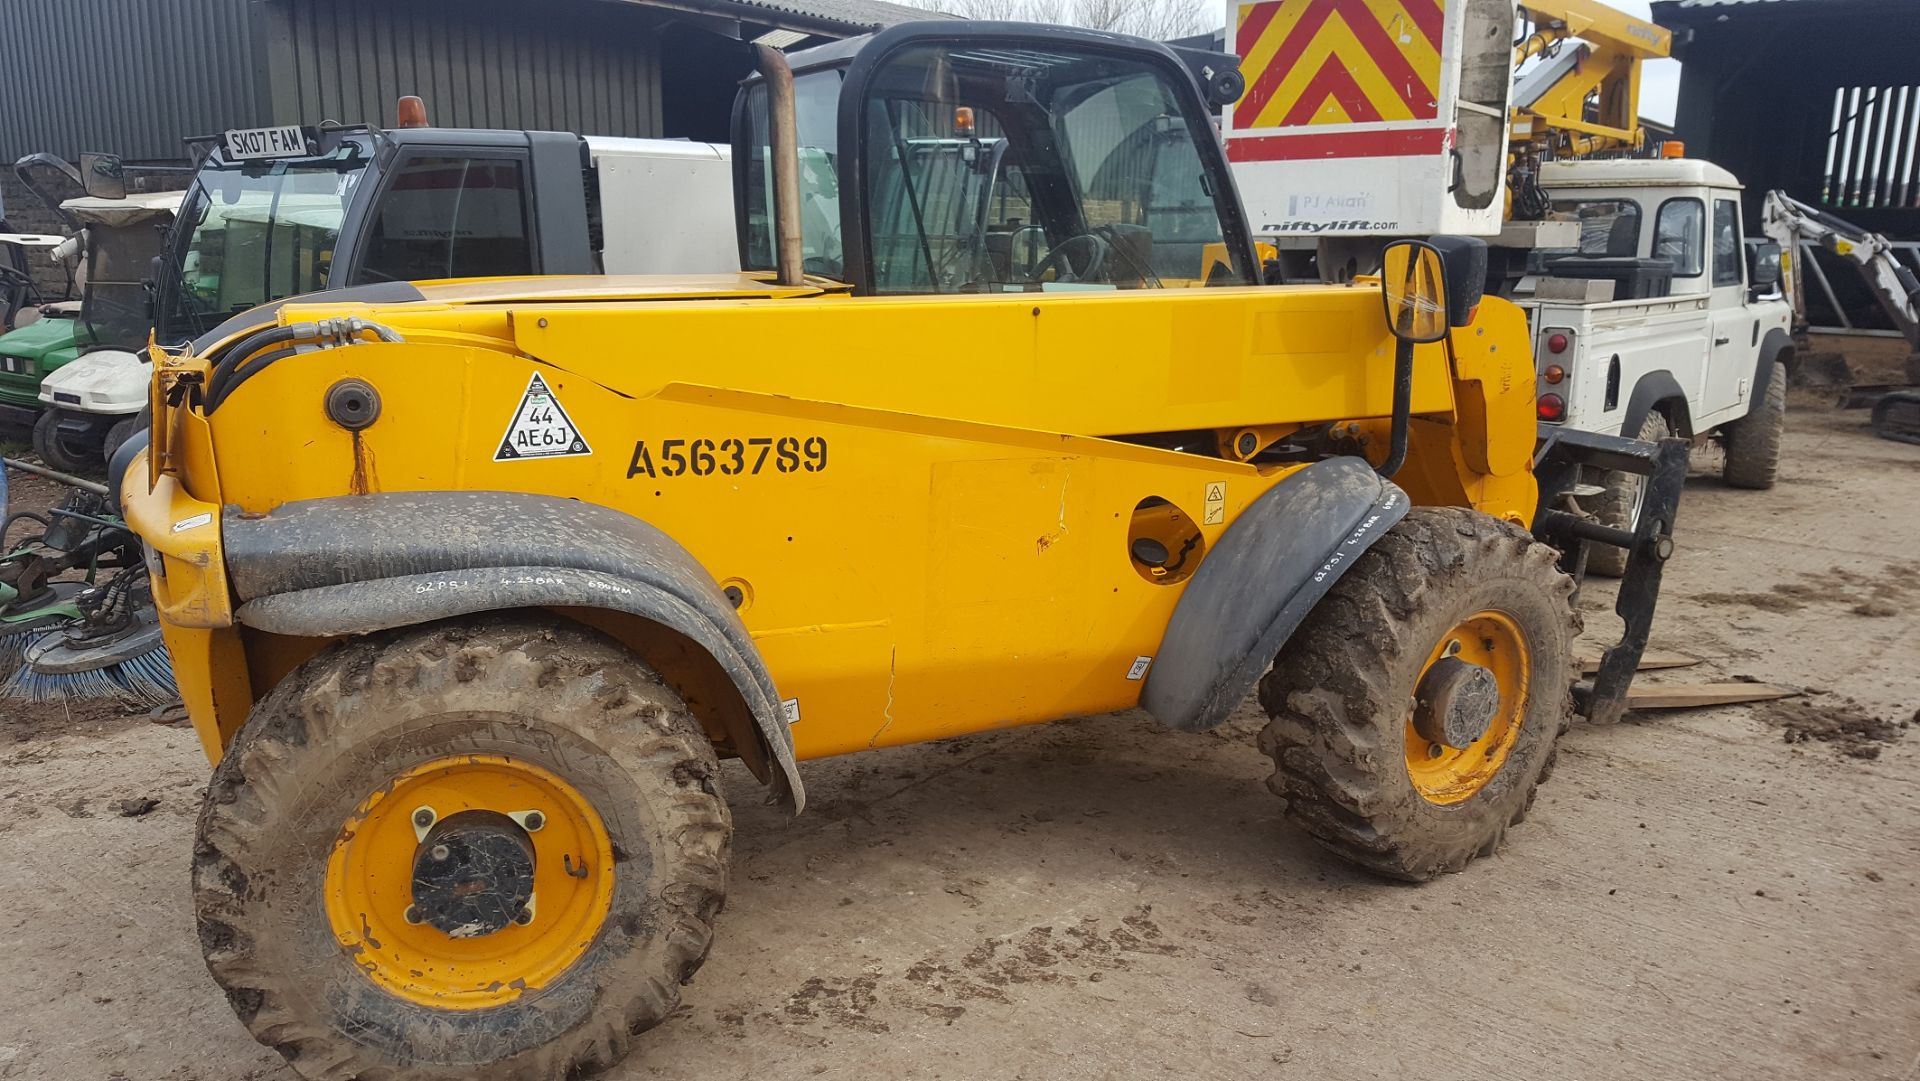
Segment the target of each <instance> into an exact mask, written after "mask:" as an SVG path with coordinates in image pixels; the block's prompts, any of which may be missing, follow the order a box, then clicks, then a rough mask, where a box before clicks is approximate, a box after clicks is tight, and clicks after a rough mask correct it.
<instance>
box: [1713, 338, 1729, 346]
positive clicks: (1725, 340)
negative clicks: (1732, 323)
mask: <svg viewBox="0 0 1920 1081" xmlns="http://www.w3.org/2000/svg"><path fill="white" fill-rule="evenodd" d="M1732 340H1733V339H1732V338H1715V339H1714V340H1713V344H1715V345H1725V344H1727V343H1728V342H1730V341H1732Z"/></svg>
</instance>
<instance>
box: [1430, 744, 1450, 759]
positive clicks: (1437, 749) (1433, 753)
mask: <svg viewBox="0 0 1920 1081" xmlns="http://www.w3.org/2000/svg"><path fill="white" fill-rule="evenodd" d="M1445 753H1447V749H1446V748H1445V747H1442V746H1440V745H1439V744H1438V743H1429V744H1427V757H1428V758H1438V757H1440V756H1441V755H1443V754H1445Z"/></svg>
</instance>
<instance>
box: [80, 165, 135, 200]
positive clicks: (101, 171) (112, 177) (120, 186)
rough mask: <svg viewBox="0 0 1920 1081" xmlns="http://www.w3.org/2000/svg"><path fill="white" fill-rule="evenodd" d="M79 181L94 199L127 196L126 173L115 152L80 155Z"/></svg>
mask: <svg viewBox="0 0 1920 1081" xmlns="http://www.w3.org/2000/svg"><path fill="white" fill-rule="evenodd" d="M80 182H81V184H82V185H84V186H85V187H86V189H87V194H88V195H91V196H93V197H94V198H95V199H125V198H126V197H127V173H126V169H125V167H124V166H123V165H122V164H121V162H120V157H119V155H117V154H82V155H80Z"/></svg>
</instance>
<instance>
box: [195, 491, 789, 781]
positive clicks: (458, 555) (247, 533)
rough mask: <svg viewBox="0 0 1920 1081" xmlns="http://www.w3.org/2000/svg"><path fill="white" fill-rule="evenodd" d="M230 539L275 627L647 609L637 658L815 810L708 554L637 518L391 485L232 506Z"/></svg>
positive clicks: (261, 616) (326, 630)
mask: <svg viewBox="0 0 1920 1081" xmlns="http://www.w3.org/2000/svg"><path fill="white" fill-rule="evenodd" d="M222 546H223V548H224V551H225V557H226V566H227V575H228V580H229V582H230V583H231V584H232V587H233V590H234V593H235V594H236V595H237V597H238V599H239V601H240V605H239V607H238V608H237V609H236V610H235V616H236V618H237V619H238V620H239V621H240V622H241V623H243V624H245V625H246V626H249V627H253V628H255V629H258V630H262V631H267V632H270V633H273V634H286V635H295V636H300V637H308V638H313V637H322V636H332V635H347V634H367V633H370V632H373V631H378V630H385V629H387V628H390V627H402V626H408V625H412V624H416V623H424V622H428V621H431V620H438V619H447V618H450V617H453V616H461V615H468V614H471V613H474V612H487V611H498V610H501V609H507V608H525V607H552V608H575V609H590V610H597V611H600V612H623V613H627V614H629V615H633V616H637V617H639V618H640V619H642V620H645V621H647V623H648V624H650V625H651V627H650V628H649V633H647V634H645V635H643V636H642V637H643V638H644V639H645V643H644V648H642V649H640V650H639V651H638V652H640V653H641V654H643V656H645V657H646V659H647V660H648V661H649V662H650V663H652V664H653V665H654V666H655V667H657V668H660V669H661V671H662V674H663V675H670V676H671V677H672V679H673V681H674V683H675V684H676V686H678V687H681V688H682V691H681V693H682V695H683V696H684V697H685V698H686V699H687V701H688V705H689V706H690V707H691V708H692V709H693V710H694V712H695V713H696V714H699V715H700V717H701V720H702V721H711V722H714V726H715V727H718V728H720V729H723V730H724V731H726V732H727V733H728V734H729V736H730V738H731V742H732V744H733V749H734V750H735V751H736V752H737V753H738V754H739V755H740V757H741V759H742V760H743V761H744V762H745V763H746V765H747V767H748V768H749V769H751V770H752V771H753V773H754V775H755V776H756V777H758V778H759V779H760V780H761V781H762V782H763V783H765V784H767V785H768V786H769V788H770V789H771V792H770V795H771V796H772V798H773V800H774V801H776V802H779V803H781V804H783V805H785V806H786V807H788V808H789V809H790V810H791V811H792V812H793V813H795V814H798V813H799V812H800V810H801V809H802V808H803V807H804V806H805V804H806V791H805V789H804V788H803V787H802V786H801V783H800V772H799V767H798V766H797V764H796V763H795V761H794V755H793V735H792V733H791V732H789V731H788V729H787V725H786V722H785V718H784V713H783V710H782V708H781V705H780V696H779V693H778V692H777V691H776V690H775V688H774V683H773V677H772V676H771V675H770V674H769V673H768V671H767V667H766V663H765V662H764V661H763V660H762V659H761V657H760V653H759V651H758V650H757V649H755V648H754V645H753V639H752V638H751V637H750V636H749V635H748V633H747V628H746V625H745V624H743V623H742V622H741V621H740V617H739V615H738V614H737V613H736V612H735V611H734V610H733V606H732V604H731V603H729V601H728V600H727V597H726V595H725V594H723V593H722V592H721V591H720V587H719V585H718V584H716V583H715V582H714V580H713V577H712V576H711V575H709V574H708V573H707V571H706V570H705V569H704V568H703V567H701V565H700V563H699V561H698V560H696V559H694V557H693V556H692V555H691V554H690V553H688V552H687V550H686V549H685V548H682V547H681V546H680V545H679V544H678V543H677V542H675V541H674V540H673V538H671V537H669V536H667V535H666V534H665V533H663V532H661V531H660V530H659V529H656V528H655V527H653V526H651V525H649V524H647V523H646V522H643V521H641V520H639V519H637V518H634V517H631V516H629V515H626V514H622V513H620V512H619V511H616V510H612V509H610V508H607V507H600V506H596V505H594V504H591V503H583V502H576V501H574V500H570V499H561V498H557V497H554V496H540V495H526V494H521V493H515V492H411V493H410V492H386V493H379V494H374V495H362V496H336V497H331V498H326V499H309V500H300V501H296V502H292V503H285V504H282V505H281V506H279V507H277V508H275V509H274V510H273V511H272V512H271V513H269V514H264V515H263V514H249V513H245V512H243V511H241V510H239V509H238V508H236V507H228V508H227V509H226V511H225V512H224V513H223V515H222ZM582 622H586V623H588V624H589V625H596V624H594V622H593V621H592V620H591V619H583V620H582ZM668 662H672V663H668ZM729 692H731V693H729Z"/></svg>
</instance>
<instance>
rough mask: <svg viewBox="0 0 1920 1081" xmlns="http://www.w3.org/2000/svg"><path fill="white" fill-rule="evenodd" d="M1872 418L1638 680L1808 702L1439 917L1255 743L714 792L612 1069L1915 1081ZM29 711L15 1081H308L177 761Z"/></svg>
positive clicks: (18, 803)
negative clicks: (784, 799)
mask: <svg viewBox="0 0 1920 1081" xmlns="http://www.w3.org/2000/svg"><path fill="white" fill-rule="evenodd" d="M1865 421H1866V418H1865V414H1864V413H1861V412H1849V413H1835V412H1810V411H1808V410H1806V409H1800V410H1797V411H1796V413H1795V415H1794V417H1793V420H1792V431H1791V433H1790V435H1789V437H1788V441H1787V450H1788V457H1787V461H1786V464H1785V466H1784V476H1783V479H1782V482H1781V484H1780V486H1779V487H1778V488H1777V489H1775V490H1774V491H1772V492H1767V493H1750V492H1735V491H1731V490H1728V489H1726V488H1724V487H1722V486H1721V485H1720V483H1719V482H1718V481H1717V480H1715V479H1712V478H1711V477H1709V476H1705V475H1702V476H1698V477H1696V478H1695V479H1694V480H1693V481H1692V482H1691V483H1690V484H1689V486H1688V492H1687V497H1686V505H1685V508H1684V511H1683V518H1682V522H1681V526H1682V530H1681V535H1680V541H1681V548H1680V554H1679V556H1678V557H1677V558H1676V560H1675V562H1674V563H1673V564H1672V569H1671V571H1670V573H1669V577H1668V588H1667V592H1666V596H1665V599H1664V600H1663V603H1662V608H1661V617H1660V622H1659V626H1658V628H1657V633H1656V640H1655V646H1656V648H1660V649H1668V650H1682V651H1687V652H1691V653H1694V654H1696V655H1698V656H1701V657H1703V658H1705V660H1706V663H1705V664H1703V665H1701V666H1699V667H1696V668H1693V669H1683V670H1679V671H1673V672H1664V673H1659V674H1657V675H1654V676H1649V677H1644V678H1648V679H1654V680H1658V681H1661V682H1682V681H1685V682H1695V681H1708V680H1733V679H1740V678H1757V679H1763V680H1768V681H1774V682H1779V683H1785V684H1791V685H1794V686H1798V687H1802V688H1805V689H1806V691H1807V692H1808V693H1807V695H1806V696H1805V697H1803V698H1798V699H1793V700H1790V701H1789V702H1787V703H1782V704H1772V705H1757V706H1735V707H1726V708H1718V709H1703V710H1695V711H1690V712H1684V713H1681V712H1669V713H1661V714H1649V715H1646V716H1643V717H1635V718H1633V719H1631V720H1629V721H1628V722H1627V723H1624V724H1621V725H1619V726H1615V727H1611V728H1604V729H1601V728H1587V727H1584V726H1583V727H1576V728H1575V730H1574V731H1573V732H1572V734H1571V735H1570V736H1569V737H1568V739H1567V742H1566V744H1565V749H1564V751H1563V754H1562V757H1561V767H1560V770H1559V772H1558V773H1557V774H1556V776H1555V777H1554V778H1553V780H1552V782H1551V783H1550V784H1549V785H1548V786H1547V787H1546V788H1545V789H1543V790H1542V795H1541V798H1540V804H1539V806H1538V807H1537V808H1536V810H1535V812H1534V814H1533V816H1532V817H1531V818H1530V819H1529V821H1528V822H1527V823H1525V824H1524V825H1522V826H1520V827H1518V828H1517V829H1515V830H1514V831H1513V832H1512V833H1511V834H1510V835H1509V838H1510V839H1509V842H1508V844H1507V846H1506V847H1505V848H1504V849H1503V850H1502V851H1501V852H1500V854H1499V855H1498V856H1496V857H1494V858H1492V859H1489V860H1485V861H1482V862H1480V863H1478V864H1476V865H1475V866H1473V867H1472V868H1471V869H1470V870H1469V871H1468V872H1467V873H1465V874H1460V875H1455V876H1450V877H1448V878H1446V879H1444V880H1442V881H1439V882H1436V883H1433V884H1431V885H1427V886H1424V887H1407V886H1400V885H1390V884H1386V883H1382V882H1379V881H1376V880H1374V879H1371V878H1368V877H1367V876H1365V875H1363V874H1360V873H1357V872H1355V871H1351V870H1349V869H1347V868H1346V867H1345V866H1343V865H1342V864H1339V863H1337V862H1334V861H1333V860H1332V859H1330V858H1329V857H1326V856H1323V855H1322V854H1321V853H1320V852H1319V851H1318V850H1317V849H1316V848H1314V847H1313V846H1312V845H1311V844H1310V843H1309V842H1308V841H1307V840H1306V839H1305V838H1304V837H1303V836H1302V835H1301V834H1300V833H1298V832H1297V831H1295V830H1293V829H1292V828H1290V827H1289V826H1288V825H1287V824H1286V823H1285V822H1284V821H1283V820H1282V818H1281V815H1280V804H1279V801H1278V800H1277V799H1275V798H1274V797H1273V796H1271V795H1270V794H1268V792H1267V791H1266V789H1265V788H1264V787H1263V785H1262V784H1261V780H1262V778H1263V776H1264V774H1265V770H1264V769H1263V767H1262V760H1261V759H1260V757H1259V756H1258V755H1257V753H1256V752H1255V751H1254V749H1253V734H1254V732H1255V731H1256V730H1257V726H1258V723H1259V722H1258V721H1257V720H1256V718H1255V717H1254V715H1253V713H1252V712H1251V710H1244V711H1243V712H1242V713H1241V714H1240V715H1239V716H1238V718H1237V719H1236V720H1235V722H1234V723H1232V724H1230V725H1229V726H1227V727H1226V728H1224V729H1222V730H1220V731H1217V732H1214V733H1211V734H1208V735H1205V736H1181V735H1174V734H1168V733H1164V732H1160V731H1157V730H1155V729H1154V728H1153V726H1152V725H1151V724H1150V723H1149V722H1148V720H1147V719H1146V718H1145V717H1143V716H1141V715H1139V714H1134V713H1127V714H1118V715H1114V716H1106V717H1094V718H1088V719H1085V720H1080V721H1075V722H1071V723H1064V724H1057V725H1052V726H1045V727H1039V728H1031V729H1024V730H1019V731H1012V732H1006V733H1000V734H996V735H990V736H978V737H971V738H967V739H963V740H956V741H952V742H947V743H941V744H934V745H928V746H922V747H917V748H910V749H904V750H895V751H887V752H882V753H878V754H872V755H866V756H855V757H850V758H845V759H839V760H833V761H827V762H819V763H813V764H811V765H810V766H809V768H808V787H809V791H810V794H811V798H812V806H811V808H810V809H809V811H808V813H807V814H806V815H805V816H804V817H802V818H801V819H799V820H797V821H788V820H786V819H784V818H783V817H782V816H781V815H779V814H777V813H775V812H774V811H772V810H771V809H769V808H766V807H763V806H761V805H760V803H759V802H758V793H757V791H756V790H755V788H754V786H753V785H752V783H751V781H750V779H749V778H747V777H746V774H745V773H744V771H741V770H739V769H738V768H737V767H731V766H730V767H729V769H728V772H727V780H728V782H729V784H728V787H729V790H730V791H731V792H732V793H733V795H734V797H735V799H736V810H735V822H736V825H737V828H738V835H737V839H736V848H735V853H736V858H735V863H734V872H733V883H732V893H731V898H730V902H729V905H728V909H727V911H726V913H725V914H724V916H723V917H722V919H721V923H720V929H719V939H718V943H717V945H716V946H715V947H714V950H713V954H712V956H711V958H710V959H709V961H708V963H707V965H706V968H705V969H704V970H702V971H701V972H700V974H699V975H698V977H697V978H696V979H695V980H694V982H693V983H692V985H691V986H689V987H688V988H687V990H686V996H685V1005H684V1006H683V1008H682V1009H681V1011H680V1015H679V1016H677V1017H675V1018H673V1019H672V1020H671V1021H670V1022H669V1023H667V1024H666V1025H664V1026H662V1027H661V1028H659V1029H656V1030H654V1031H653V1032H652V1033H650V1034H648V1035H646V1036H645V1037H643V1038H642V1039H641V1040H640V1042H639V1047H638V1051H637V1053H636V1054H635V1055H634V1056H633V1057H632V1058H631V1059H630V1060H628V1062H627V1063H626V1064H625V1065H624V1066H623V1067H622V1068H621V1069H620V1070H619V1071H618V1072H617V1073H616V1074H615V1076H617V1077H620V1078H623V1079H641V1078H700V1079H702V1081H720V1079H726V1078H753V1079H755V1081H775V1079H782V1078H813V1077H829V1078H831V1077H846V1078H888V1079H896V1078H1007V1079H1014V1078H1024V1079H1030V1081H1039V1079H1047V1078H1089V1079H1091V1078H1116V1079H1118V1078H1126V1079H1132V1078H1149V1077H1162V1076H1164V1077H1170V1078H1190V1077H1208V1078H1213V1077H1219V1078H1239V1077H1256V1076H1257V1077H1262V1078H1293V1077H1297V1078H1311V1079H1316V1081H1339V1079H1355V1081H1358V1079H1371V1078H1381V1077H1398V1076H1406V1077H1421V1078H1427V1079H1452V1078H1460V1079H1467V1078H1473V1079H1490V1078H1515V1079H1547V1078H1581V1079H1604V1078H1621V1079H1627V1078H1631V1079H1635V1081H1641V1079H1692V1078H1709V1077H1711V1078H1719V1077H1727V1078H1734V1077H1737V1078H1742V1079H1763V1078H1781V1079H1796V1081H1798V1079H1806V1078H1872V1079H1887V1081H1913V1079H1915V1078H1917V1077H1920V731H1915V730H1914V729H1915V728H1920V725H1915V724H1913V723H1912V718H1913V715H1914V711H1915V708H1916V707H1917V706H1920V614H1916V613H1917V612H1920V448H1916V447H1911V446H1902V445H1898V444H1894V443H1887V442H1881V441H1878V440H1876V439H1874V438H1872V437H1871V436H1870V435H1869V434H1867V432H1866V427H1865ZM1587 603H1588V605H1589V606H1592V607H1594V608H1596V609H1597V608H1599V607H1600V606H1601V605H1602V604H1603V598H1602V597H1601V596H1600V595H1598V594H1597V593H1596V594H1595V595H1594V596H1591V597H1589V598H1588V600H1587ZM1598 616H1599V613H1598V612H1597V611H1596V612H1591V613H1590V620H1589V621H1590V623H1592V624H1598V623H1601V622H1603V621H1602V620H1601V619H1600V618H1598ZM17 712H18V711H17V710H13V711H10V712H9V715H8V717H7V720H6V723H5V724H4V725H0V951H4V956H5V957H6V958H7V959H8V961H9V963H10V964H9V967H10V968H11V970H12V971H11V973H10V978H9V979H7V980H5V981H0V1077H22V1078H61V1079H69V1078H70V1079H88V1078H102V1079H106V1078H127V1079H136V1081H137V1079H162V1078H165V1079H186V1078H205V1079H210V1081H216V1079H217V1081H232V1079H241V1078H248V1079H273V1081H291V1079H292V1074H291V1072H290V1071H288V1070H287V1069H286V1068H285V1067H283V1066H281V1065H280V1064H279V1062H278V1060H277V1059H276V1058H275V1057H274V1056H272V1055H271V1054H270V1053H268V1052H266V1051H263V1050H262V1049H260V1048H259V1047H258V1046H257V1045H256V1044H255V1043H254V1042H253V1041H252V1040H251V1039H250V1038H249V1037H248V1035H247V1033H246V1032H245V1030H244V1029H242V1027H241V1026H240V1024H239V1023H238V1022H237V1021H236V1020H234V1018H233V1016H232V1014H231V1013H230V1011H229V1010H228V1008H227V1005H226V1003H225V1001H224V1000H223V999H222V997H221V996H220V994H219V992H218V991H216V990H215V988H214V985H213V983H212V981H211V980H210V979H209V978H208V977H207V974H206V972H205V970H204V969H203V968H202V966H201V962H200V956H199V953H198V947H197V946H196V944H195V939H194V933H193V921H192V918H191V915H190V912H189V910H188V899H187V888H186V885H187V883H186V867H187V859H188V853H189V847H190V844H191V831H192V824H193V816H194V813H195V809H196V806H197V801H198V798H199V794H200V789H201V785H202V782H203V780H204V777H205V773H206V770H205V766H204V763H203V762H202V760H201V758H200V754H199V751H198V749H197V747H196V745H195V742H194V739H193V735H192V733H191V732H190V731H189V730H188V729H185V728H181V727H172V726H167V725H158V724H154V723H151V722H150V721H149V720H148V719H147V718H146V717H145V715H137V716H127V717H115V716H111V715H109V716H106V717H101V716H91V717H88V718H85V719H84V721H83V723H82V724H80V725H79V727H78V729H77V730H74V731H71V732H66V733H64V734H56V733H61V731H62V725H61V724H60V723H54V722H57V721H58V720H60V718H50V717H46V716H38V717H34V718H32V719H30V720H26V721H24V722H23V721H22V719H21V718H20V717H18V716H17ZM1903 721H1905V722H1908V723H1907V724H1905V725H1903V724H1902V722H1903ZM145 799H154V800H157V801H158V803H157V805H155V806H154V807H153V808H152V809H151V810H149V811H147V812H146V813H144V814H139V815H136V816H133V817H127V816H126V815H125V812H127V811H130V810H137V809H138V808H139V807H140V806H142V803H133V804H128V803H124V802H123V803H120V804H118V806H117V807H116V805H115V801H127V800H138V801H144V800H145Z"/></svg>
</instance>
